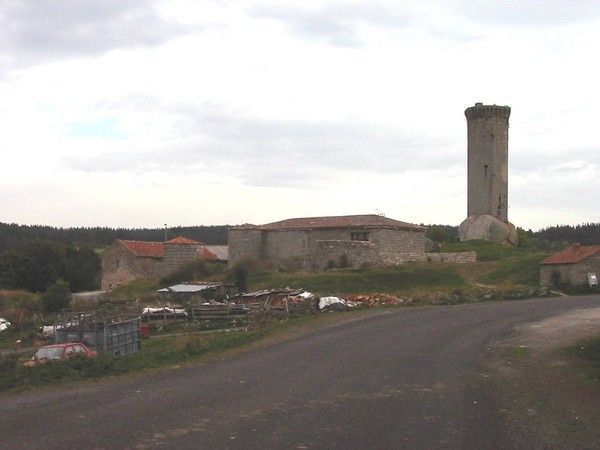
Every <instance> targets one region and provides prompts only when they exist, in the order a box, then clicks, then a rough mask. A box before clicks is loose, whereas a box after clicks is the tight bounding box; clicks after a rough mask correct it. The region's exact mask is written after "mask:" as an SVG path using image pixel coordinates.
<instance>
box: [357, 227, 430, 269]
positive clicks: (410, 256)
mask: <svg viewBox="0 0 600 450" xmlns="http://www.w3.org/2000/svg"><path fill="white" fill-rule="evenodd" d="M369 241H371V242H373V243H374V244H375V245H376V246H377V249H378V252H379V264H382V265H389V264H403V263H406V262H409V261H420V260H422V259H423V257H424V254H425V231H412V230H397V229H387V228H379V229H374V230H371V231H370V233H369Z"/></svg>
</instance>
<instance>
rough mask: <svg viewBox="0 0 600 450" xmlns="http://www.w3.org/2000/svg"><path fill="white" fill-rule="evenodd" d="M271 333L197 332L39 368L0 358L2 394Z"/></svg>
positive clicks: (162, 361) (181, 357)
mask: <svg viewBox="0 0 600 450" xmlns="http://www.w3.org/2000/svg"><path fill="white" fill-rule="evenodd" d="M272 328H273V327H272ZM273 329H274V328H273ZM271 331H272V329H270V328H266V329H257V330H250V331H239V332H231V333H214V334H198V333H194V334H186V335H182V336H172V337H161V338H156V339H150V340H149V341H144V342H143V344H142V351H141V352H139V353H135V354H133V355H128V356H122V357H118V358H116V357H110V356H105V355H101V356H99V357H98V358H94V359H84V358H77V359H73V360H70V361H66V362H60V363H50V364H46V365H43V366H39V367H22V365H21V362H22V360H19V358H18V357H17V356H15V355H10V356H6V357H0V391H6V390H10V389H23V388H27V387H32V386H42V385H48V384H52V383H58V382H66V381H80V380H86V379H98V378H102V377H106V376H114V375H122V374H127V373H131V372H138V371H141V370H145V369H153V368H159V367H165V366H171V365H174V364H179V363H183V362H186V361H191V360H194V359H195V358H198V357H200V356H204V355H210V354H214V353H218V352H222V351H224V350H227V349H230V348H234V347H239V346H241V345H245V344H248V343H250V342H253V341H255V340H257V339H259V338H260V337H262V336H264V335H265V334H266V333H268V332H271Z"/></svg>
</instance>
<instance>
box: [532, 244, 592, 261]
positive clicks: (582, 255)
mask: <svg viewBox="0 0 600 450" xmlns="http://www.w3.org/2000/svg"><path fill="white" fill-rule="evenodd" d="M599 253H600V245H580V244H573V245H571V246H570V247H567V248H566V249H564V250H561V251H560V252H558V253H555V254H554V255H552V256H548V257H547V258H546V259H544V260H543V261H542V264H576V263H579V262H582V261H585V260H586V259H588V258H589V257H590V256H592V255H595V254H599Z"/></svg>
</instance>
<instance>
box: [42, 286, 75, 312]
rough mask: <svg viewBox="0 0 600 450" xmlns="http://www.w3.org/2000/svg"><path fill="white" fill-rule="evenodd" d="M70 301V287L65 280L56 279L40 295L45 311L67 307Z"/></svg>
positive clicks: (55, 310)
mask: <svg viewBox="0 0 600 450" xmlns="http://www.w3.org/2000/svg"><path fill="white" fill-rule="evenodd" d="M70 303H71V289H70V288H69V283H68V282H66V281H65V280H62V279H60V280H57V281H56V283H54V284H53V285H52V286H50V287H49V288H48V290H47V291H46V293H45V294H44V295H42V306H43V308H44V311H45V312H59V311H60V310H61V309H65V308H68V307H69V304H70Z"/></svg>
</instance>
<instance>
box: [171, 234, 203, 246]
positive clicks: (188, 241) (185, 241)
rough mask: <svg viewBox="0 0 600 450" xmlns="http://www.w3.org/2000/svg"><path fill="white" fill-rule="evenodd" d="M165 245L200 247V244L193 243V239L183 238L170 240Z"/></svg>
mask: <svg viewBox="0 0 600 450" xmlns="http://www.w3.org/2000/svg"><path fill="white" fill-rule="evenodd" d="M165 244H180V245H181V244H183V245H202V242H198V241H194V240H193V239H188V238H184V237H183V236H178V237H176V238H173V239H171V240H168V241H167V242H165Z"/></svg>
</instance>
